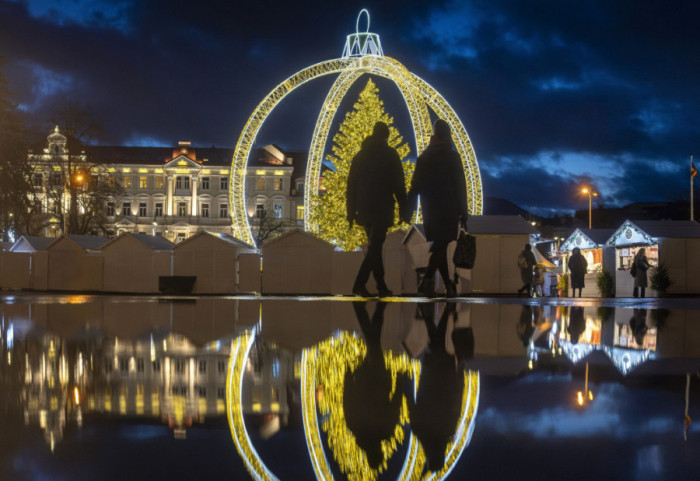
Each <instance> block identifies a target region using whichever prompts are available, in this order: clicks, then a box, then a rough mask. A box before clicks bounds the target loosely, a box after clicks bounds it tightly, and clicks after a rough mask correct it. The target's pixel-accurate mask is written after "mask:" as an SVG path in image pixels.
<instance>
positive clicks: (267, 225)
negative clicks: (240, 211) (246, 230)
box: [251, 209, 290, 247]
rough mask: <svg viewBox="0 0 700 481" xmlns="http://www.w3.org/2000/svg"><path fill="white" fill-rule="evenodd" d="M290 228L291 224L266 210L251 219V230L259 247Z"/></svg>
mask: <svg viewBox="0 0 700 481" xmlns="http://www.w3.org/2000/svg"><path fill="white" fill-rule="evenodd" d="M289 226H290V222H289V221H287V220H284V219H278V218H276V217H273V216H271V215H270V214H269V213H268V212H267V210H266V209H262V210H259V211H257V212H256V215H255V217H253V218H252V219H251V229H252V231H253V238H254V239H255V245H256V246H257V247H260V246H262V244H263V242H265V241H266V240H267V239H271V238H274V237H277V236H279V235H280V234H282V233H283V232H285V231H286V230H287V229H288V228H289Z"/></svg>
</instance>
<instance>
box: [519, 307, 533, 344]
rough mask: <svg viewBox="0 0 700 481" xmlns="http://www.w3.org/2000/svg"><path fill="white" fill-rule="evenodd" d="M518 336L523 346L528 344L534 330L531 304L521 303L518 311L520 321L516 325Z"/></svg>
mask: <svg viewBox="0 0 700 481" xmlns="http://www.w3.org/2000/svg"><path fill="white" fill-rule="evenodd" d="M516 330H517V332H518V337H519V338H520V340H521V341H522V342H523V346H527V345H528V344H530V339H531V338H532V334H533V333H534V332H535V323H534V322H533V312H532V306H529V305H527V304H523V308H522V310H521V311H520V321H519V322H518V325H517V326H516Z"/></svg>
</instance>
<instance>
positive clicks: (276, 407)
mask: <svg viewBox="0 0 700 481" xmlns="http://www.w3.org/2000/svg"><path fill="white" fill-rule="evenodd" d="M270 411H271V412H273V413H278V412H280V403H272V404H270Z"/></svg>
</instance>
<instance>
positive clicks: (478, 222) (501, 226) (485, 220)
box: [467, 215, 539, 234]
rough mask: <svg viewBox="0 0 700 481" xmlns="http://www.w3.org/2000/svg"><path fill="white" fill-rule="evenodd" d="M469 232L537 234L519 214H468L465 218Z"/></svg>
mask: <svg viewBox="0 0 700 481" xmlns="http://www.w3.org/2000/svg"><path fill="white" fill-rule="evenodd" d="M467 231H469V233H470V234H537V233H538V232H539V231H538V230H537V229H535V227H533V226H532V224H530V223H529V222H528V221H526V220H525V219H523V218H522V217H521V216H519V215H470V216H469V217H468V218H467Z"/></svg>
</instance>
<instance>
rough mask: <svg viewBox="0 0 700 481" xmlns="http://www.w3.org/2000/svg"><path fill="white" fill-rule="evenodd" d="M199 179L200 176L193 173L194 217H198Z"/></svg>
mask: <svg viewBox="0 0 700 481" xmlns="http://www.w3.org/2000/svg"><path fill="white" fill-rule="evenodd" d="M198 181H199V176H197V175H193V176H192V209H191V215H192V217H197V211H198V210H199V209H198V205H197V183H198Z"/></svg>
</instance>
